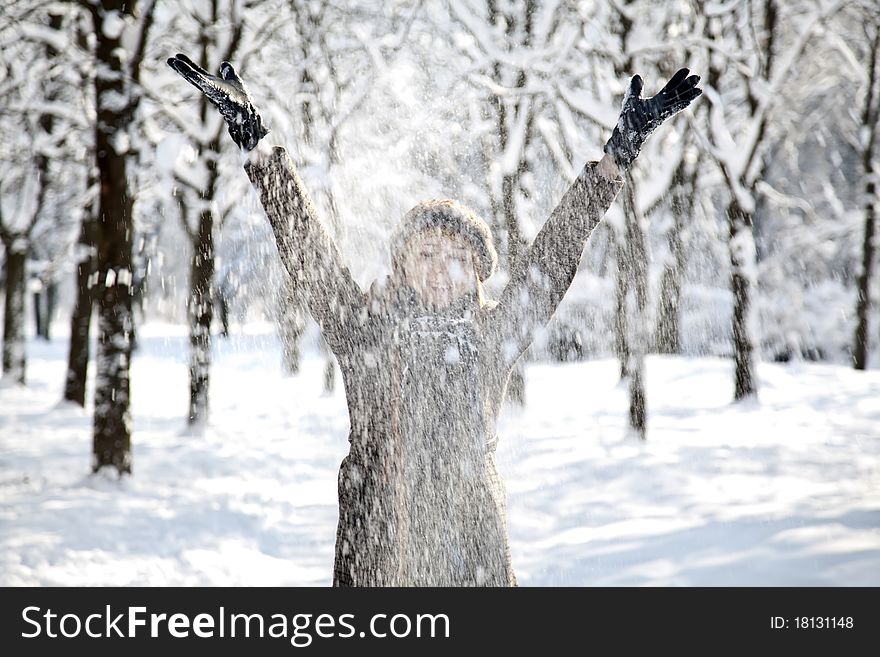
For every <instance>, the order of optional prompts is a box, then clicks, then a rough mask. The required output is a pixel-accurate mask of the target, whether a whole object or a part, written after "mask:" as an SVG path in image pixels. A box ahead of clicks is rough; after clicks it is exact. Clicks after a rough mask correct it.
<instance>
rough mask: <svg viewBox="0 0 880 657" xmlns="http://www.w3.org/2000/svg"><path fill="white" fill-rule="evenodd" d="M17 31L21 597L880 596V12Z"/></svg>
mask: <svg viewBox="0 0 880 657" xmlns="http://www.w3.org/2000/svg"><path fill="white" fill-rule="evenodd" d="M0 44H2V45H0V48H2V50H0V52H2V57H0V123H2V131H0V134H2V135H3V137H2V143H0V159H2V166H0V262H2V265H3V266H2V273H0V283H2V293H3V303H2V304H0V314H2V316H3V332H2V379H0V585H2V586H5V587H11V586H16V587H45V586H64V587H67V586H272V587H274V586H284V587H301V586H319V587H325V586H395V587H399V586H443V587H464V586H492V587H500V586H544V587H546V586H552V587H587V586H589V587H592V586H610V587H647V586H655V587H696V586H711V587H740V586H762V587H766V586H769V587H808V586H810V587H814V586H819V587H862V586H880V301H878V299H880V268H878V267H880V263H878V259H880V257H878V254H877V252H878V248H877V245H878V237H877V225H876V224H877V220H876V216H877V209H878V205H880V192H878V171H880V137H878V126H880V7H878V6H877V3H876V2H875V1H874V0H730V1H728V2H717V1H714V0H713V1H709V0H675V1H673V2H661V1H659V0H632V1H628V0H615V1H609V2H601V1H598V0H577V1H570V2H563V1H558V0H436V1H435V0H389V1H388V2H384V3H376V2H367V1H365V0H352V1H350V2H349V1H347V0H346V1H338V2H323V1H311V2H306V1H304V0H181V1H179V2H170V1H169V0H134V1H128V2H123V1H122V0H94V1H89V2H86V1H85V0H82V1H80V2H44V1H41V0H10V1H9V2H5V3H4V4H3V8H2V9H0Z"/></svg>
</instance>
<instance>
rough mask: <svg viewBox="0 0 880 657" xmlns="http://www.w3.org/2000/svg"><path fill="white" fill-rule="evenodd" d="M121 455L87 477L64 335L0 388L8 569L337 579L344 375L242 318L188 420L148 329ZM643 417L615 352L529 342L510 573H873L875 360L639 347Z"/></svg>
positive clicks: (594, 581) (558, 577)
mask: <svg viewBox="0 0 880 657" xmlns="http://www.w3.org/2000/svg"><path fill="white" fill-rule="evenodd" d="M141 340H142V349H141V350H140V351H139V352H138V354H137V356H136V358H135V360H134V364H133V375H132V376H133V378H132V380H133V399H134V402H133V404H134V407H133V409H134V428H135V433H134V441H133V445H134V447H133V453H134V457H133V458H134V476H133V477H130V478H126V479H124V480H122V481H119V480H116V479H115V478H113V477H109V476H98V477H95V476H90V475H89V465H90V463H89V457H90V449H91V417H90V415H89V414H88V412H83V411H82V410H80V409H77V408H76V407H72V406H68V405H60V404H59V403H58V399H59V396H60V388H61V382H62V379H63V375H64V363H65V359H66V351H65V350H66V342H65V341H64V340H57V341H54V342H52V343H48V344H47V343H41V342H31V343H30V344H29V368H28V376H29V385H28V387H27V388H18V387H10V386H3V387H0V585H135V584H138V585H286V586H295V585H327V584H329V583H330V579H331V567H332V560H333V541H334V534H335V529H336V474H337V468H338V465H339V462H340V460H341V459H342V457H343V456H345V454H346V451H347V443H346V430H347V416H346V413H345V402H344V397H343V393H342V391H341V390H338V391H337V392H336V394H335V395H332V396H330V397H325V396H322V394H321V376H322V367H323V363H322V361H321V358H320V356H319V354H318V353H317V352H311V353H309V354H308V355H307V358H306V361H305V363H304V367H303V371H302V373H301V375H299V376H297V377H295V378H284V377H282V375H281V370H280V362H279V361H280V356H279V347H278V344H277V342H276V341H275V339H274V338H273V337H272V336H271V333H270V332H269V331H268V330H264V329H256V330H252V331H250V332H246V333H243V334H241V335H238V336H235V337H233V338H231V339H230V340H226V341H220V340H218V341H217V342H216V362H215V367H214V370H213V379H212V411H211V417H212V420H211V423H210V426H209V427H208V428H207V429H206V431H205V433H204V435H201V436H193V435H187V434H186V432H185V431H183V427H184V421H183V417H184V414H185V412H186V405H187V399H188V381H187V367H186V342H187V340H186V337H185V335H184V333H183V330H182V329H180V328H179V327H170V326H167V325H160V324H153V325H147V326H146V327H144V329H143V331H142V336H141ZM647 368H648V403H649V410H650V433H649V436H648V440H647V442H645V443H643V444H642V443H640V442H638V441H637V440H635V439H633V438H629V437H627V436H626V435H625V431H624V426H625V417H626V415H625V412H626V391H625V389H624V388H623V387H621V386H619V385H618V384H617V381H616V364H615V363H614V362H613V361H610V360H602V361H597V362H590V363H583V364H572V365H531V366H529V367H528V370H527V381H528V388H527V394H528V399H529V404H528V407H527V408H526V409H525V410H523V411H512V410H509V411H508V412H507V413H506V415H505V418H504V421H503V424H502V426H501V427H500V429H499V433H500V436H501V442H500V446H499V453H498V462H499V467H500V469H501V471H502V473H503V475H504V476H505V479H506V482H507V486H508V493H509V497H510V503H509V511H510V534H511V541H512V547H513V560H514V565H515V567H516V570H517V574H518V576H519V580H520V583H521V584H523V585H551V586H556V585H612V586H613V585H665V586H693V585H711V586H714V585H765V586H783V585H784V586H802V585H803V586H806V585H843V586H860V585H874V586H877V585H880V370H876V369H874V370H871V371H868V372H854V371H852V370H849V369H847V368H845V367H841V366H834V365H813V364H789V365H773V364H761V365H760V366H759V373H760V379H761V397H760V402H757V403H746V404H739V405H734V404H731V403H730V398H731V391H732V365H731V363H730V362H728V361H724V360H718V359H708V358H703V359H682V358H661V357H651V358H649V360H648V365H647Z"/></svg>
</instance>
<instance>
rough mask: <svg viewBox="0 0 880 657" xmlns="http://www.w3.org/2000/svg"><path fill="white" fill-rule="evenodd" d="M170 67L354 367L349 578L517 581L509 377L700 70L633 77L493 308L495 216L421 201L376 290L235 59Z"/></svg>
mask: <svg viewBox="0 0 880 657" xmlns="http://www.w3.org/2000/svg"><path fill="white" fill-rule="evenodd" d="M168 64H169V65H170V66H171V67H172V68H173V69H174V70H176V71H177V72H178V73H180V74H181V75H182V76H183V77H184V78H185V79H186V80H187V81H189V82H191V83H192V84H193V85H195V86H196V87H197V88H198V89H200V90H201V91H202V92H203V93H204V94H205V95H206V96H207V97H208V98H209V100H211V102H213V103H214V104H215V105H216V106H217V107H218V109H219V110H220V112H221V113H222V114H223V117H224V118H225V119H226V121H227V124H228V126H229V133H230V135H231V136H232V138H233V140H234V141H235V142H236V144H238V145H239V147H241V148H243V149H244V150H246V151H250V152H251V155H250V157H249V160H248V162H247V163H246V164H245V170H246V171H247V174H248V176H249V177H250V180H251V182H252V183H253V185H254V187H255V188H256V189H257V190H258V191H259V193H260V199H261V201H262V204H263V208H264V209H265V211H266V214H267V216H268V218H269V222H270V224H271V225H272V229H273V231H274V233H275V239H276V243H277V245H278V251H279V253H280V255H281V259H282V261H283V263H284V265H285V268H286V270H287V273H288V275H289V276H290V277H291V278H292V279H293V283H294V284H295V285H296V286H297V287H298V288H299V289H300V290H302V292H303V294H304V297H305V301H306V304H307V305H308V308H309V310H310V312H311V313H312V315H313V316H314V318H315V320H316V321H317V322H318V324H319V325H320V327H321V330H322V331H323V334H324V337H325V339H326V340H327V342H328V344H329V345H330V348H331V349H332V350H333V353H334V354H335V355H336V358H337V360H338V361H339V366H340V369H341V371H342V375H343V379H344V383H345V390H346V398H347V402H348V410H349V419H350V423H351V432H350V435H349V442H350V443H351V446H350V451H349V454H348V456H346V457H345V459H344V460H343V462H342V465H341V467H340V471H339V525H338V529H337V535H336V560H335V565H334V577H333V583H334V585H337V586H381V585H407V586H410V585H428V586H468V585H487V586H509V585H515V584H516V577H515V576H514V572H513V567H512V564H511V559H510V547H509V542H508V538H507V526H506V513H505V493H504V488H503V484H502V482H501V478H500V476H499V475H498V471H497V469H496V467H495V460H494V451H495V443H496V435H495V429H496V425H497V421H498V413H499V410H500V408H501V404H502V401H503V399H504V393H505V387H506V385H507V380H508V377H509V375H510V372H511V370H512V368H513V366H514V364H515V363H516V361H517V359H518V358H519V357H520V355H521V354H522V353H523V352H524V351H525V350H526V348H528V346H529V344H530V343H531V341H532V339H533V336H534V332H535V329H536V328H538V327H541V326H543V325H545V324H546V323H547V322H548V321H549V319H550V317H551V315H552V314H553V312H554V311H555V309H556V307H557V306H558V305H559V303H560V301H561V300H562V297H563V295H564V294H565V292H566V291H567V290H568V288H569V286H570V284H571V281H572V279H573V278H574V276H575V274H576V273H577V267H578V262H579V261H580V258H581V254H582V252H583V250H584V247H585V245H586V242H587V239H588V238H589V236H590V232H591V231H592V230H593V228H595V227H596V225H598V223H599V221H601V219H602V216H603V215H604V214H605V211H606V210H607V209H608V207H609V206H610V205H611V203H612V201H613V200H614V198H615V196H616V195H617V193H618V192H619V191H620V189H621V187H622V185H623V180H622V178H621V169H625V168H626V167H628V166H629V165H630V164H631V162H632V161H633V159H634V158H635V157H636V155H637V154H638V152H639V150H640V148H641V145H642V143H643V141H644V139H645V138H646V137H647V136H648V134H650V132H652V131H653V130H654V129H655V128H656V127H657V126H658V125H659V124H660V123H661V122H662V121H663V120H665V119H666V118H668V117H670V116H672V115H673V114H675V113H676V112H678V111H680V110H681V109H684V108H685V107H686V106H687V105H688V104H689V103H690V102H691V101H692V100H693V99H694V98H696V97H697V96H698V95H699V94H700V90H699V89H697V88H696V84H697V82H698V81H699V78H698V77H697V76H691V77H688V71H687V69H682V70H680V71H679V72H678V73H676V74H675V76H673V78H672V79H671V80H670V82H669V84H667V85H666V87H665V88H664V89H663V91H661V92H660V93H659V94H657V95H656V96H654V97H653V98H650V99H642V98H640V92H641V84H642V83H641V79H640V78H639V77H638V76H635V77H634V78H633V80H632V82H631V84H630V88H629V90H628V92H627V94H626V96H625V98H624V102H623V108H622V112H621V118H620V121H619V122H618V125H617V127H616V128H615V129H614V133H613V134H612V137H611V139H610V140H609V141H608V143H607V144H606V146H605V153H606V154H605V157H604V158H603V159H602V160H601V161H600V162H598V163H595V162H590V163H588V164H587V165H586V166H585V167H584V169H583V171H582V172H581V173H580V175H579V176H578V178H577V180H576V181H575V182H574V183H573V184H572V185H571V187H570V188H569V189H568V191H567V192H566V193H565V195H564V196H563V198H562V200H561V201H560V203H559V205H558V206H557V207H556V209H555V210H554V211H553V213H552V214H551V216H550V218H549V219H548V220H547V221H546V223H545V224H544V226H543V228H542V229H541V231H540V232H539V233H538V235H537V237H536V238H535V241H534V243H533V244H532V246H531V247H530V248H529V250H528V251H527V252H526V254H525V255H524V257H523V258H521V260H520V262H519V263H518V266H517V268H516V269H515V270H514V271H512V272H510V280H509V282H508V284H507V286H506V287H505V288H504V290H503V291H502V293H501V295H500V298H499V299H498V301H497V303H496V302H489V301H486V300H485V299H484V298H483V293H482V283H483V282H484V281H485V280H486V279H487V278H488V277H489V276H491V275H492V273H493V271H494V270H495V266H496V260H497V256H496V253H495V248H494V245H493V242H492V235H491V231H490V230H489V227H488V226H487V225H486V223H485V222H484V221H483V220H482V219H480V218H479V217H478V216H477V215H476V214H475V213H474V212H473V211H471V210H469V209H468V208H466V207H464V206H463V205H461V204H459V203H456V202H455V201H451V200H440V201H426V202H423V203H419V204H418V205H417V206H416V207H415V208H413V209H412V210H410V211H409V212H408V213H407V214H406V215H405V216H404V218H403V220H402V222H401V224H400V226H399V227H398V229H397V231H396V232H395V234H394V237H393V242H392V274H391V275H390V276H389V277H388V279H387V280H386V281H384V282H383V283H382V284H381V285H379V284H374V285H373V286H372V288H371V289H370V291H369V292H367V293H364V292H363V291H362V290H361V289H359V287H358V285H357V284H356V283H355V281H354V279H353V278H352V276H351V274H350V273H349V271H348V269H347V268H346V267H345V266H344V265H343V263H342V259H341V257H340V254H339V251H338V249H337V248H336V246H335V244H334V243H333V241H332V240H331V239H330V237H329V235H328V233H327V232H326V231H325V229H324V228H323V226H322V225H321V222H320V220H319V219H318V218H317V215H316V213H315V209H314V206H313V205H312V202H311V200H310V199H309V196H308V194H307V193H306V191H305V189H304V186H303V184H302V180H301V179H300V178H299V175H298V174H297V172H296V170H295V168H294V166H293V164H292V162H291V161H290V158H289V157H288V155H287V153H286V151H285V150H284V149H283V148H280V147H276V148H274V149H268V148H265V147H263V146H262V145H259V147H258V143H259V141H260V139H262V137H264V136H265V135H266V134H267V130H266V129H265V127H264V126H263V123H262V120H261V118H260V116H259V114H258V113H257V112H256V110H255V108H254V105H253V102H252V101H251V98H250V96H249V94H248V92H247V90H246V88H245V87H244V85H243V84H242V82H241V80H240V79H239V78H238V77H237V76H236V74H235V71H234V70H233V68H232V66H230V65H229V64H228V63H226V62H224V63H223V64H222V65H221V67H220V77H215V76H212V75H210V74H209V73H207V72H206V71H204V70H203V69H201V68H199V67H198V66H197V65H196V64H194V63H193V62H192V61H191V60H189V59H188V58H187V57H186V56H184V55H177V56H176V57H173V58H171V59H169V60H168Z"/></svg>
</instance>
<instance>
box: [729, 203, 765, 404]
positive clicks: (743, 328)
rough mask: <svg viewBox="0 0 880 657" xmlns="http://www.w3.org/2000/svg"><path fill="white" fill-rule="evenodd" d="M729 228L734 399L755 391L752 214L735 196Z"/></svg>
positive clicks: (756, 386) (751, 394) (756, 392)
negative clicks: (752, 312) (752, 329)
mask: <svg viewBox="0 0 880 657" xmlns="http://www.w3.org/2000/svg"><path fill="white" fill-rule="evenodd" d="M727 222H728V228H729V230H730V287H731V291H732V292H733V354H734V363H735V369H734V394H733V398H734V399H735V400H740V399H744V398H746V397H752V396H754V395H757V394H758V379H757V376H756V375H755V362H754V341H753V336H752V334H751V326H750V324H751V322H750V319H749V313H750V302H751V299H750V297H751V286H752V282H753V278H754V273H753V272H754V268H755V240H754V237H753V236H752V217H751V215H750V214H749V213H747V212H746V211H744V210H743V209H742V207H740V205H739V203H738V202H737V201H736V199H734V200H732V201H731V202H730V204H729V205H728V206H727Z"/></svg>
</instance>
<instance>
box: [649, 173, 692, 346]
mask: <svg viewBox="0 0 880 657" xmlns="http://www.w3.org/2000/svg"><path fill="white" fill-rule="evenodd" d="M695 183H696V168H693V169H691V170H690V171H688V170H687V164H686V159H685V158H684V157H682V161H681V163H680V164H679V165H678V168H677V169H676V172H675V176H674V177H673V179H672V190H671V194H670V196H671V198H670V205H671V208H672V216H673V225H672V228H671V229H670V230H669V233H668V234H667V236H666V239H667V242H668V244H669V260H668V261H667V263H666V265H665V266H664V268H663V274H662V275H661V277H660V290H659V293H660V298H659V300H658V301H659V306H658V312H657V326H656V327H655V332H654V348H655V349H656V350H657V352H659V353H661V354H680V353H681V328H680V325H679V316H680V312H681V311H680V308H681V288H682V284H683V283H684V274H685V269H686V267H687V251H686V250H685V239H684V236H685V233H686V231H687V227H688V225H690V224H691V223H692V222H693V214H694V206H695V199H696V194H695V193H694V190H695Z"/></svg>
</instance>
